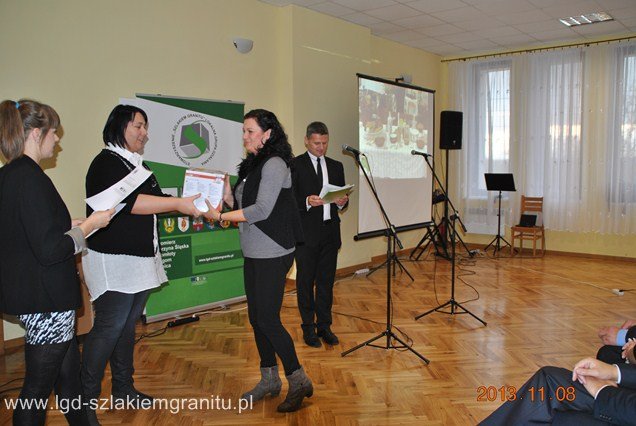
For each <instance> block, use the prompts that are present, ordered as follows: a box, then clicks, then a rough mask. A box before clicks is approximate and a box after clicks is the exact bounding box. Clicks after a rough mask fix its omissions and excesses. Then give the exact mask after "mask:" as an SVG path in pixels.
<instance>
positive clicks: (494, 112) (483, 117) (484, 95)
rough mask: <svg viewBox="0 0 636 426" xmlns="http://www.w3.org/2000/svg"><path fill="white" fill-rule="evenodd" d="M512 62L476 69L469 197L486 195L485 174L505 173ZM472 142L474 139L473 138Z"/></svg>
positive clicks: (507, 152) (482, 66)
mask: <svg viewBox="0 0 636 426" xmlns="http://www.w3.org/2000/svg"><path fill="white" fill-rule="evenodd" d="M510 67H511V63H510V61H496V62H489V63H484V64H479V65H478V66H476V67H475V68H474V72H475V74H474V78H475V85H476V91H477V96H475V98H474V100H475V105H474V112H475V114H476V118H477V119H476V120H474V121H473V126H475V128H474V129H472V131H470V130H469V134H473V135H476V141H475V142H476V147H474V148H471V146H470V144H467V145H468V147H467V149H468V150H470V151H471V152H470V154H469V160H468V176H469V177H470V178H469V185H468V196H469V197H470V198H485V197H486V196H487V194H486V182H485V180H484V173H506V172H508V166H509V162H508V160H509V154H510V153H509V151H510ZM471 142H472V141H471Z"/></svg>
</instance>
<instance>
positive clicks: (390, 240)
mask: <svg viewBox="0 0 636 426" xmlns="http://www.w3.org/2000/svg"><path fill="white" fill-rule="evenodd" d="M347 151H349V152H351V153H353V154H354V157H355V160H356V164H357V165H358V167H360V168H361V169H362V173H363V174H364V177H365V179H366V181H367V183H368V184H369V188H371V192H372V193H373V196H374V197H375V200H376V201H377V203H378V206H380V211H381V212H382V216H383V218H384V221H385V223H386V224H387V228H386V230H385V231H384V234H385V235H386V236H387V243H386V258H387V262H386V328H385V329H384V331H383V332H382V333H380V334H378V335H377V336H375V337H372V338H371V339H369V340H367V341H365V342H362V343H360V344H359V345H357V346H354V347H353V348H351V349H349V350H346V351H344V352H342V354H341V356H343V357H344V356H347V355H348V354H350V353H351V352H353V351H356V350H358V349H360V348H361V347H363V346H373V347H375V348H380V349H407V350H409V351H411V352H412V353H414V354H415V355H416V356H417V357H418V358H420V359H421V360H422V361H424V362H425V363H426V364H428V363H429V362H430V361H429V360H428V359H426V358H425V357H424V356H423V355H421V354H420V353H419V352H417V351H416V350H415V349H413V348H412V347H411V346H409V345H407V344H406V343H405V342H404V341H402V339H400V338H399V337H398V336H396V335H395V333H393V325H392V323H391V321H392V318H391V311H392V310H391V267H392V266H393V267H395V266H394V264H393V262H391V261H389V259H391V248H392V247H394V246H395V244H396V243H397V245H398V246H399V247H400V248H401V249H402V248H404V246H403V245H402V242H401V241H400V239H399V238H398V236H397V232H396V230H395V226H393V224H392V223H391V221H390V220H389V217H388V215H387V214H386V211H385V210H384V206H383V205H382V202H381V201H380V197H378V193H377V191H376V190H375V187H374V186H373V185H372V184H371V180H370V179H369V175H368V174H367V171H366V170H365V168H364V167H362V164H360V152H358V151H351V150H347ZM362 155H364V154H362ZM383 337H386V343H385V344H384V345H382V346H380V345H372V343H373V342H375V341H376V340H378V339H381V338H383ZM391 339H393V340H395V341H397V342H399V343H400V345H397V346H396V345H395V344H394V343H393V342H392V341H391Z"/></svg>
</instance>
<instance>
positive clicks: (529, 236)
mask: <svg viewBox="0 0 636 426" xmlns="http://www.w3.org/2000/svg"><path fill="white" fill-rule="evenodd" d="M528 213H530V214H532V213H537V214H538V213H543V197H526V196H525V195H522V196H521V214H528ZM510 233H511V240H510V241H511V244H510V254H511V255H514V254H515V239H518V240H519V253H521V251H522V250H523V240H532V255H533V256H536V255H537V240H539V239H540V240H541V256H543V255H544V254H545V230H544V229H543V223H541V225H535V226H519V225H515V226H512V227H510Z"/></svg>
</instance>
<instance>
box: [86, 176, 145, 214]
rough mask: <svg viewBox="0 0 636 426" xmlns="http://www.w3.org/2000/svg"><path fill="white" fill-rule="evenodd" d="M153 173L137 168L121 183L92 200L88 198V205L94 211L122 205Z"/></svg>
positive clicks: (93, 197) (96, 195)
mask: <svg viewBox="0 0 636 426" xmlns="http://www.w3.org/2000/svg"><path fill="white" fill-rule="evenodd" d="M151 174H152V172H151V171H150V170H148V169H146V168H145V167H143V166H142V165H139V166H137V168H136V169H134V170H133V171H132V172H130V173H129V174H128V175H126V177H124V178H123V179H122V180H120V181H119V182H117V183H115V184H114V185H112V186H111V187H110V188H107V189H105V190H103V191H102V192H100V193H99V194H95V195H93V196H92V197H90V198H87V199H86V200H85V201H86V204H88V205H89V206H90V207H91V208H92V209H93V210H95V211H98V210H108V209H112V208H113V207H115V206H116V205H117V204H119V203H121V202H122V201H123V200H124V198H126V197H127V196H128V195H130V194H131V193H132V192H133V191H134V190H135V189H137V188H138V187H139V185H141V184H142V183H144V182H145V181H146V179H148V178H149V177H150V175H151Z"/></svg>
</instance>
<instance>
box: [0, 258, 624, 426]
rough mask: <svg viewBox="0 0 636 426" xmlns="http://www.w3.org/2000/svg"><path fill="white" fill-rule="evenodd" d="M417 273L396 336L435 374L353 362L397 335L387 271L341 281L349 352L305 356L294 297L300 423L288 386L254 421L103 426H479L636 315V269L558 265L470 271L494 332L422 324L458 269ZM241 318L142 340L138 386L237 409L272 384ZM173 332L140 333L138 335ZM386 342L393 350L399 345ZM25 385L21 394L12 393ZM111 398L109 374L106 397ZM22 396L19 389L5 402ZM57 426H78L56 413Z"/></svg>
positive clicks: (392, 363) (309, 351) (403, 359)
mask: <svg viewBox="0 0 636 426" xmlns="http://www.w3.org/2000/svg"><path fill="white" fill-rule="evenodd" d="M404 264H405V266H406V267H407V268H408V270H409V271H410V272H411V273H412V274H413V275H414V276H415V278H416V280H415V281H414V282H411V281H410V280H409V279H408V277H407V276H406V275H405V274H404V273H400V272H398V274H397V277H396V279H395V281H394V285H393V292H392V293H393V309H392V311H393V323H394V325H395V326H396V328H395V329H394V332H395V333H396V334H397V335H398V336H400V337H401V338H403V339H408V340H409V341H412V342H413V348H414V349H415V350H417V351H418V352H420V353H421V354H422V355H424V356H425V357H427V358H428V359H430V361H431V363H430V364H429V365H428V366H427V365H425V364H424V363H423V362H422V361H421V360H420V359H419V358H417V357H416V356H415V355H413V354H412V353H410V352H408V351H404V350H396V349H390V350H385V349H381V348H374V347H363V348H361V349H359V350H357V351H355V352H353V353H351V354H350V355H348V356H346V357H341V356H340V354H341V352H342V351H344V350H346V349H349V348H351V347H353V346H355V345H356V344H358V343H361V342H363V341H365V340H367V339H370V338H371V337H373V336H374V335H377V334H379V333H381V332H382V331H383V330H384V329H385V328H386V327H385V324H386V272H385V270H379V271H377V272H375V273H374V274H373V275H371V277H369V278H365V277H364V276H361V277H345V278H342V279H340V280H339V281H338V282H337V284H336V288H335V301H334V324H333V327H332V329H333V330H334V332H335V333H336V334H337V335H338V336H339V338H340V342H341V343H340V345H338V346H336V347H324V346H323V347H322V348H320V349H314V348H309V347H307V346H305V345H304V343H303V342H302V332H301V330H300V326H299V315H298V312H297V310H296V300H295V296H294V295H293V294H290V295H289V296H288V297H286V298H285V301H284V306H285V307H284V308H283V312H282V317H283V321H284V323H285V324H286V326H287V328H288V330H289V331H290V333H291V335H292V337H293V338H294V341H295V343H296V348H297V351H298V354H299V358H300V360H301V363H302V364H303V366H304V368H305V370H306V371H307V373H308V375H309V376H310V377H311V379H312V380H313V383H314V389H315V393H314V396H313V397H312V398H310V399H307V400H305V403H304V408H303V409H301V410H300V411H298V412H296V413H292V414H287V415H285V414H280V413H277V412H276V406H277V404H278V403H280V401H281V400H282V398H283V396H284V394H285V392H286V387H287V385H286V383H285V381H284V380H283V381H284V386H283V393H282V394H281V395H280V396H279V397H276V398H266V399H265V401H264V402H258V403H255V404H254V406H253V408H252V409H251V410H245V411H243V412H239V411H238V410H237V409H236V408H234V409H223V407H222V406H220V405H221V402H218V403H216V405H215V404H211V405H212V406H211V408H210V409H195V407H193V406H190V405H189V403H190V402H188V401H186V403H185V407H178V410H177V408H176V405H172V406H171V407H172V408H173V409H172V410H171V409H168V408H164V409H161V410H139V411H133V410H107V411H98V414H99V417H100V421H102V424H104V425H112V424H140V425H147V424H153V425H176V424H179V425H206V424H210V425H212V424H214V425H236V424H240V425H256V424H292V425H296V424H298V425H350V424H351V425H354V424H361V425H386V424H406V425H408V424H413V425H474V424H477V423H478V422H479V421H480V420H482V419H483V418H484V417H485V416H486V415H487V414H488V413H490V412H491V411H492V410H494V409H495V408H496V407H497V406H498V405H499V404H500V403H501V402H500V400H499V401H478V398H477V396H478V388H479V387H480V386H486V387H488V386H493V387H495V388H500V387H501V386H508V385H513V386H517V387H518V386H519V385H520V384H521V383H522V382H524V381H525V380H526V378H527V377H529V376H530V375H531V374H532V373H533V372H534V371H535V370H536V369H537V368H538V367H539V366H542V365H548V364H550V365H557V366H563V367H568V368H569V367H571V366H572V365H573V364H574V363H575V362H576V361H578V360H579V359H580V358H582V357H584V356H590V355H592V356H593V355H594V354H595V353H596V350H597V348H598V347H599V346H600V343H599V339H598V337H597V336H596V332H597V329H598V328H599V327H600V326H603V325H620V324H621V323H622V321H623V320H624V319H626V318H634V317H636V312H635V310H634V305H635V302H636V291H635V292H628V293H625V295H624V296H621V297H619V296H616V295H614V294H613V293H612V292H611V289H612V288H636V284H635V283H634V278H633V277H634V276H636V263H635V262H627V261H614V260H605V259H585V258H577V257H566V256H555V255H547V256H545V257H543V258H536V259H533V258H519V257H517V258H513V259H510V258H499V259H492V258H490V257H479V258H477V259H474V260H470V261H462V262H461V263H460V265H459V266H458V268H457V273H458V277H457V280H456V300H457V301H458V302H462V303H463V302H465V303H463V304H464V306H465V307H466V308H467V309H469V310H470V311H471V312H473V313H474V314H475V315H477V316H479V317H480V318H482V319H484V320H485V321H486V322H487V323H488V325H487V326H486V327H484V326H483V325H482V324H481V323H479V322H478V321H477V320H475V319H474V318H472V317H470V316H469V315H466V314H463V315H461V314H456V315H448V314H445V313H441V312H435V313H432V314H430V315H427V316H425V317H423V318H421V319H419V320H417V321H416V320H414V317H415V316H416V315H418V314H420V313H422V312H425V311H427V310H429V309H431V308H433V307H435V306H437V305H438V304H439V303H443V302H444V301H446V300H448V299H449V296H450V268H449V263H448V262H447V261H445V260H438V261H434V260H432V258H430V257H429V259H428V260H424V261H419V262H410V261H408V260H405V261H404ZM603 289H609V290H603ZM477 292H478V293H477ZM477 297H478V299H477V300H473V299H476V298H477ZM469 300H472V301H469ZM242 307H244V305H243V306H241V305H237V306H233V307H231V309H230V311H229V312H220V313H213V314H208V315H203V316H202V317H201V321H199V322H196V323H192V324H188V325H185V326H181V327H176V328H172V329H169V330H168V331H167V332H166V333H164V334H162V335H160V336H157V337H153V338H146V339H143V340H141V342H139V343H138V344H137V347H136V358H135V362H136V374H135V378H136V385H137V387H138V388H139V389H140V390H142V391H144V392H147V393H149V394H151V395H153V396H155V397H162V398H175V399H177V398H181V399H187V398H196V399H199V398H203V399H210V398H216V397H219V398H222V399H223V403H224V404H225V406H226V407H227V406H229V405H233V406H234V405H236V404H237V403H238V398H239V396H240V395H241V393H242V392H243V391H245V390H246V389H248V388H249V387H251V386H252V385H253V384H254V383H256V381H257V380H258V379H259V371H258V354H257V351H256V347H255V345H254V342H253V338H252V332H251V328H250V326H249V323H248V322H247V312H246V311H245V310H244V309H241V308H242ZM163 325H164V323H154V324H149V325H147V326H141V325H140V326H139V330H138V333H139V334H141V333H147V332H150V331H153V330H156V329H160V328H162V327H163ZM402 333H404V335H406V336H408V337H405V336H404V335H403V334H402ZM375 343H376V344H378V345H380V346H382V345H385V344H386V339H382V340H378V341H376V342H375ZM23 372H24V364H23V353H22V351H21V350H14V351H13V353H11V351H10V352H9V354H8V355H6V356H5V357H0V383H5V382H7V381H9V380H11V379H14V378H19V377H22V374H23ZM19 383H20V382H17V385H19ZM12 386H16V383H13V384H10V385H8V386H5V387H4V388H2V389H6V388H7V387H12ZM0 390H1V389H0ZM109 391H110V383H109V375H108V374H107V377H106V379H105V383H104V390H103V393H102V395H109V394H110V392H109ZM17 394H18V391H11V392H8V394H5V396H9V397H16V396H17ZM217 401H220V400H217ZM171 403H173V402H171ZM3 404H4V403H3ZM173 404H176V403H173ZM177 411H178V412H177ZM10 415H11V412H10V411H9V410H7V409H6V408H5V407H4V406H3V407H2V408H0V424H10V421H11V420H10ZM47 424H50V425H59V424H65V421H64V418H63V417H62V415H61V414H60V413H59V412H57V411H52V410H50V411H49V413H48V420H47Z"/></svg>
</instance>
